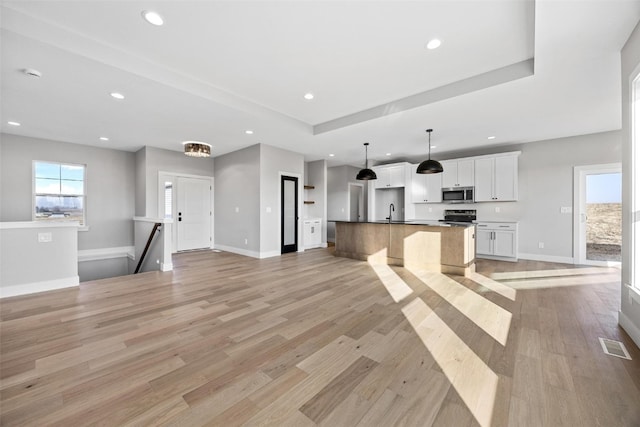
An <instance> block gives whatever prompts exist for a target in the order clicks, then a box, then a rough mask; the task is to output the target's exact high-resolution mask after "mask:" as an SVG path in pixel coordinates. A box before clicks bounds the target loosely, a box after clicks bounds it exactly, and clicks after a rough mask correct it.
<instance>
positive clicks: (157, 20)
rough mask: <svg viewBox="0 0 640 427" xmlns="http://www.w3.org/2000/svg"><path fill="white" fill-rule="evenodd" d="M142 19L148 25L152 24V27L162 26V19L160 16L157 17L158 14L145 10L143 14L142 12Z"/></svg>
mask: <svg viewBox="0 0 640 427" xmlns="http://www.w3.org/2000/svg"><path fill="white" fill-rule="evenodd" d="M142 17H143V18H144V20H145V21H147V22H148V23H149V24H152V25H155V26H158V27H159V26H160V25H162V24H164V19H162V16H160V15H158V13H156V12H152V11H150V10H145V11H144V12H142Z"/></svg>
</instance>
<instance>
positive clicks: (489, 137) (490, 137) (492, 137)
mask: <svg viewBox="0 0 640 427" xmlns="http://www.w3.org/2000/svg"><path fill="white" fill-rule="evenodd" d="M487 139H496V137H495V136H488V137H487Z"/></svg>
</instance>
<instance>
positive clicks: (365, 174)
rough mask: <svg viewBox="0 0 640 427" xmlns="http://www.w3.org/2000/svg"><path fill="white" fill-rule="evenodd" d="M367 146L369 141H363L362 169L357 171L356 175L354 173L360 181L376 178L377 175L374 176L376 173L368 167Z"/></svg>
mask: <svg viewBox="0 0 640 427" xmlns="http://www.w3.org/2000/svg"><path fill="white" fill-rule="evenodd" d="M368 147H369V143H368V142H365V143H364V169H362V170H361V171H360V172H358V175H356V179H359V180H362V181H368V180H370V179H378V177H377V176H376V173H375V172H374V171H372V170H371V169H369V150H368Z"/></svg>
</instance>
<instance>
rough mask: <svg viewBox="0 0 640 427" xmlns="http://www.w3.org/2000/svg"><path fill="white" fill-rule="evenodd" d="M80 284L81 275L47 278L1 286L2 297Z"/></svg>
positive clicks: (0, 294) (0, 296)
mask: <svg viewBox="0 0 640 427" xmlns="http://www.w3.org/2000/svg"><path fill="white" fill-rule="evenodd" d="M75 286H80V277H79V276H70V277H65V278H62V279H55V280H45V281H42V282H34V283H23V284H20V285H13V286H7V287H4V288H1V287H0V298H7V297H15V296H18V295H27V294H35V293H37V292H46V291H53V290H56V289H64V288H72V287H75Z"/></svg>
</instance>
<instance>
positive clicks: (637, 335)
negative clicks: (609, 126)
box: [619, 24, 640, 346]
mask: <svg viewBox="0 0 640 427" xmlns="http://www.w3.org/2000/svg"><path fill="white" fill-rule="evenodd" d="M638 73H640V24H638V25H637V26H636V28H635V30H634V31H633V32H632V33H631V36H630V37H629V40H627V43H626V44H625V46H624V48H623V49H622V178H623V182H622V206H623V210H622V304H621V308H620V316H619V322H620V325H622V327H623V328H624V329H625V330H626V331H627V333H628V334H629V335H630V336H631V337H632V338H633V340H634V341H635V343H636V344H637V345H638V346H640V298H637V297H638V295H639V294H637V293H635V292H634V291H632V290H630V289H629V287H628V286H627V285H631V286H635V289H639V288H638V287H639V286H640V284H639V283H637V282H636V283H632V273H631V263H632V262H635V263H636V264H635V266H634V267H635V280H638V277H640V265H638V263H637V259H638V258H637V257H636V260H633V259H632V256H631V254H632V245H633V242H632V240H631V238H632V227H633V222H634V221H636V224H637V221H638V219H637V216H638V215H640V214H639V213H638V212H633V211H632V208H633V205H632V193H633V191H634V185H635V192H636V193H635V194H640V191H638V186H640V183H638V182H637V181H636V182H635V183H632V178H633V172H634V171H633V170H632V167H633V163H632V155H633V154H634V150H633V147H632V139H631V122H630V114H631V108H630V107H631V96H630V95H631V84H630V83H631V81H632V80H633V79H634V78H635V77H636V76H637V75H638ZM639 107H640V106H639ZM638 131H640V129H636V132H638ZM636 138H638V136H636ZM635 150H636V151H637V150H640V147H638V146H637V144H636V146H635ZM638 159H639V156H638V155H637V154H636V162H637V161H638ZM638 166H639V165H638V163H636V164H635V168H636V169H635V173H636V174H638V170H637V168H638ZM638 202H640V200H636V203H638ZM637 229H638V226H637V225H636V230H637ZM637 237H640V236H637ZM630 292H631V293H632V294H633V295H634V297H636V298H637V299H635V300H634V302H630V301H629V295H630Z"/></svg>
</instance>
